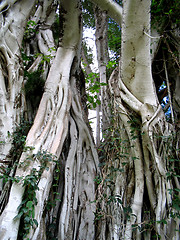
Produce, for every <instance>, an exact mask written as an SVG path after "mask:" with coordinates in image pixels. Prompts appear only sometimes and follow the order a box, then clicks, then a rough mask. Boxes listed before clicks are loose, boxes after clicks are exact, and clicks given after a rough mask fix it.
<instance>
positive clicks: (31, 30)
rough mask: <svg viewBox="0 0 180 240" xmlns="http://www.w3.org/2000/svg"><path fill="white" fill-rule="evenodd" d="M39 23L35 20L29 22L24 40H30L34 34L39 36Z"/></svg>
mask: <svg viewBox="0 0 180 240" xmlns="http://www.w3.org/2000/svg"><path fill="white" fill-rule="evenodd" d="M37 26H38V25H37V23H36V22H35V21H33V20H29V21H28V22H27V25H26V29H25V32H24V40H27V39H29V38H32V37H33V36H34V34H37V33H38V31H37Z"/></svg>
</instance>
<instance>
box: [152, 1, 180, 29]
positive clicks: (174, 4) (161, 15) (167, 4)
mask: <svg viewBox="0 0 180 240" xmlns="http://www.w3.org/2000/svg"><path fill="white" fill-rule="evenodd" d="M179 9H180V2H179V0H160V1H159V0H152V3H151V14H152V22H154V23H155V24H157V23H158V22H159V21H160V22H161V23H163V22H166V24H169V23H170V24H172V23H175V24H179V22H180V18H179Z"/></svg>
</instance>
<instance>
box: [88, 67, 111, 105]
mask: <svg viewBox="0 0 180 240" xmlns="http://www.w3.org/2000/svg"><path fill="white" fill-rule="evenodd" d="M98 78H99V74H98V73H93V72H92V73H90V74H89V75H88V77H87V78H86V84H88V87H87V102H88V103H87V105H88V108H89V109H91V108H96V106H97V104H98V105H100V104H101V101H100V100H99V93H100V89H101V87H103V86H106V85H107V84H106V83H100V82H99V80H98Z"/></svg>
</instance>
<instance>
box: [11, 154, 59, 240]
mask: <svg viewBox="0 0 180 240" xmlns="http://www.w3.org/2000/svg"><path fill="white" fill-rule="evenodd" d="M29 161H38V162H39V163H41V165H40V166H39V169H36V168H33V169H32V170H31V173H30V174H29V175H27V176H25V177H24V178H22V177H21V178H18V179H17V182H19V181H20V182H21V183H22V184H23V187H24V188H25V191H24V195H23V200H22V202H21V204H20V205H19V207H18V210H19V212H18V215H17V216H16V217H15V218H14V221H15V220H17V219H21V220H20V229H21V230H20V231H19V238H18V239H28V234H29V231H30V228H31V227H38V222H37V220H36V219H35V206H36V205H37V198H36V191H37V190H39V188H38V183H39V180H40V178H41V175H42V173H43V171H44V170H46V171H48V170H49V168H48V166H47V165H48V163H50V162H54V161H55V157H54V156H53V155H52V154H50V153H47V152H46V151H42V152H38V153H37V154H34V155H32V156H29V157H28V158H27V159H26V161H25V162H24V163H22V164H21V167H27V166H28V165H29ZM15 178H17V177H15ZM19 179H20V180H19Z"/></svg>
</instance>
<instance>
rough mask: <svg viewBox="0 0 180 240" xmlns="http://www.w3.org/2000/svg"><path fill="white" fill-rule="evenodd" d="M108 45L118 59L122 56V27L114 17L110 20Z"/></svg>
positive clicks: (114, 57)
mask: <svg viewBox="0 0 180 240" xmlns="http://www.w3.org/2000/svg"><path fill="white" fill-rule="evenodd" d="M107 34H108V35H107V36H108V47H109V50H110V51H111V53H112V55H113V59H115V60H116V61H118V60H119V57H120V49H121V27H120V26H119V25H118V24H117V23H116V22H115V21H114V20H112V19H109V21H108V32H107Z"/></svg>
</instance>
